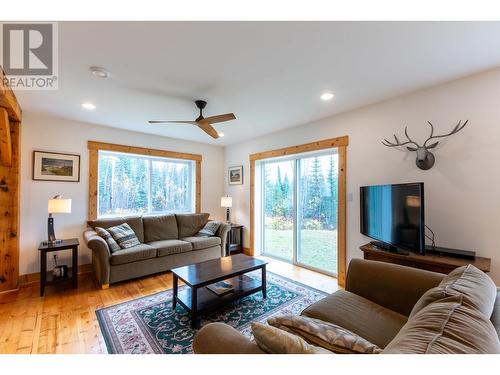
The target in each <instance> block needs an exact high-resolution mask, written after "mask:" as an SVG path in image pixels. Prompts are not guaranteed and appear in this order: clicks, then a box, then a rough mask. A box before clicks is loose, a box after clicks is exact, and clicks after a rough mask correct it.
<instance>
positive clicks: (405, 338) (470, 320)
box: [382, 295, 500, 354]
mask: <svg viewBox="0 0 500 375" xmlns="http://www.w3.org/2000/svg"><path fill="white" fill-rule="evenodd" d="M382 353H384V354H480V353H490V354H491V353H500V341H499V339H498V335H497V332H496V330H495V327H493V324H492V323H491V321H490V320H489V319H488V318H486V317H485V316H484V315H483V314H482V313H481V312H480V311H479V310H477V309H475V308H474V307H472V306H471V305H470V304H468V303H466V302H465V296H464V295H456V296H451V297H447V298H443V299H441V300H439V301H436V302H433V303H431V304H429V305H428V306H426V307H424V308H423V309H422V310H420V311H419V312H417V313H415V315H414V316H413V317H412V318H410V319H409V320H408V322H407V323H406V324H405V325H404V326H403V328H401V331H399V333H398V334H397V335H396V337H395V338H394V339H393V340H392V341H391V342H390V343H389V345H387V346H386V347H385V349H384V350H383V352H382Z"/></svg>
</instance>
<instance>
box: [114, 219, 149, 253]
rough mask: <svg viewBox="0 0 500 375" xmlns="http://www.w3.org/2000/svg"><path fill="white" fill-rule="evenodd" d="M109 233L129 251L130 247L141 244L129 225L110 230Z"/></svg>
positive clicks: (125, 224)
mask: <svg viewBox="0 0 500 375" xmlns="http://www.w3.org/2000/svg"><path fill="white" fill-rule="evenodd" d="M108 232H109V233H111V235H112V236H113V238H114V239H115V241H116V242H117V243H118V245H120V247H121V248H122V249H128V248H129V247H133V246H137V245H140V244H141V243H140V242H139V239H138V238H137V236H136V235H135V233H134V231H133V230H132V228H130V225H128V224H127V223H123V224H121V225H117V226H116V227H111V228H108Z"/></svg>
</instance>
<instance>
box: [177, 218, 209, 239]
mask: <svg viewBox="0 0 500 375" xmlns="http://www.w3.org/2000/svg"><path fill="white" fill-rule="evenodd" d="M209 216H210V214H207V213H201V214H176V215H175V217H176V218H177V228H178V230H179V238H184V237H191V236H194V235H195V234H196V233H198V232H199V231H200V229H202V228H203V227H204V226H205V224H206V223H207V221H208V217H209Z"/></svg>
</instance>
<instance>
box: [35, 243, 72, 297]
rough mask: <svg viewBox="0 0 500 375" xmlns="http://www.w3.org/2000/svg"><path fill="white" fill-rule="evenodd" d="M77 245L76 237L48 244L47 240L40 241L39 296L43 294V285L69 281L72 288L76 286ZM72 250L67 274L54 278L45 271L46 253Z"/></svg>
mask: <svg viewBox="0 0 500 375" xmlns="http://www.w3.org/2000/svg"><path fill="white" fill-rule="evenodd" d="M78 245H80V242H79V241H78V239H77V238H71V239H68V240H62V241H61V242H57V243H53V244H50V243H48V242H47V241H44V242H41V243H40V246H39V247H38V251H40V297H43V296H44V294H45V286H47V285H55V284H62V283H68V282H71V286H72V288H75V289H76V288H77V287H78V279H77V276H78ZM61 250H72V251H71V267H70V268H69V270H68V276H67V277H63V278H59V279H56V278H54V277H53V275H52V272H50V271H47V253H50V252H52V251H61Z"/></svg>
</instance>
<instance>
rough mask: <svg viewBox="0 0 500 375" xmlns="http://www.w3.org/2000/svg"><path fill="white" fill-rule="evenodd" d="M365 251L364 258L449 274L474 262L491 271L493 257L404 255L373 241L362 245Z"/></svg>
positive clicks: (410, 253)
mask: <svg viewBox="0 0 500 375" xmlns="http://www.w3.org/2000/svg"><path fill="white" fill-rule="evenodd" d="M360 249H361V251H363V253H364V258H365V259H368V260H376V261H379V262H387V263H395V264H400V265H402V266H407V267H413V268H420V269H424V270H427V271H433V272H439V273H445V274H448V273H450V272H451V271H453V270H454V269H455V268H458V267H462V266H465V265H467V264H472V265H474V266H476V267H477V268H479V269H480V270H481V271H483V272H490V267H491V259H490V258H483V257H475V258H474V259H462V258H456V257H450V256H444V255H420V254H417V253H413V252H409V253H408V255H402V254H398V253H394V252H388V251H385V250H382V249H380V248H378V247H376V246H374V245H372V244H371V243H367V244H366V245H363V246H361V247H360Z"/></svg>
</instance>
